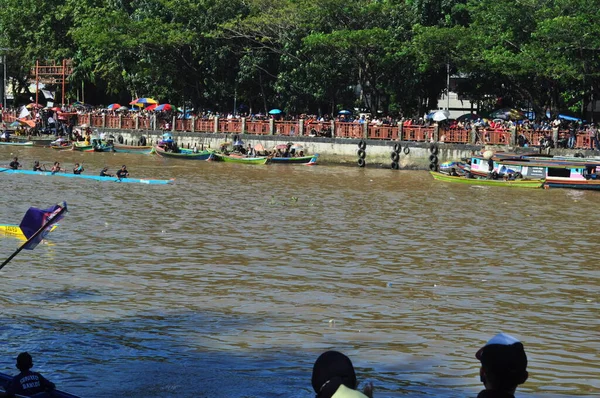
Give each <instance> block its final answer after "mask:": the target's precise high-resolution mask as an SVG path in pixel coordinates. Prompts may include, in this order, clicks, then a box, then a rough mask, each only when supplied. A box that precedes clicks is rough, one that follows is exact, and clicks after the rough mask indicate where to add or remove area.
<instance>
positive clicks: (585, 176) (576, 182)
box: [544, 163, 600, 190]
mask: <svg viewBox="0 0 600 398" xmlns="http://www.w3.org/2000/svg"><path fill="white" fill-rule="evenodd" d="M598 172H600V164H597V163H588V164H582V163H573V164H553V165H547V167H546V179H545V181H544V188H570V189H586V190H600V176H599V175H598V174H597V173H598Z"/></svg>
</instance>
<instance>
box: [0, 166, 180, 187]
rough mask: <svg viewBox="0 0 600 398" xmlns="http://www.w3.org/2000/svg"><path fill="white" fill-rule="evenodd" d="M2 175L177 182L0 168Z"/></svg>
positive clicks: (123, 181) (160, 182) (151, 183)
mask: <svg viewBox="0 0 600 398" xmlns="http://www.w3.org/2000/svg"><path fill="white" fill-rule="evenodd" d="M0 173H7V174H26V175H39V176H47V177H57V178H60V177H63V178H81V179H85V180H95V181H102V182H118V183H126V184H149V185H165V184H173V183H174V182H175V180H173V179H172V180H150V179H143V178H121V179H118V178H117V177H101V176H93V175H87V174H68V173H56V174H52V173H51V172H49V171H30V170H12V169H5V168H0Z"/></svg>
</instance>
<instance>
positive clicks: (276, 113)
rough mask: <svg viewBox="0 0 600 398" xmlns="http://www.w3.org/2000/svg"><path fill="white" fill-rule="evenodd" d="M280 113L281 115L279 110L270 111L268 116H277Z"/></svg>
mask: <svg viewBox="0 0 600 398" xmlns="http://www.w3.org/2000/svg"><path fill="white" fill-rule="evenodd" d="M280 113H283V111H282V110H281V109H271V110H270V111H269V115H279V114H280Z"/></svg>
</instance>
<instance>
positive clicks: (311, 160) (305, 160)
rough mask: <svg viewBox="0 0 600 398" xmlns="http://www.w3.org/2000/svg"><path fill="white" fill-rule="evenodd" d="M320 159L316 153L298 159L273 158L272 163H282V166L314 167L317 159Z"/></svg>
mask: <svg viewBox="0 0 600 398" xmlns="http://www.w3.org/2000/svg"><path fill="white" fill-rule="evenodd" d="M318 158H319V154H318V153H315V154H314V155H312V156H297V157H289V158H283V157H273V158H271V163H281V164H305V165H307V166H313V165H315V164H317V159H318Z"/></svg>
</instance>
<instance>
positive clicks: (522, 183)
mask: <svg viewBox="0 0 600 398" xmlns="http://www.w3.org/2000/svg"><path fill="white" fill-rule="evenodd" d="M429 173H430V174H431V175H432V176H433V178H434V179H435V180H438V181H444V182H453V183H459V184H470V185H490V186H497V187H512V188H541V187H542V184H543V182H544V180H503V179H500V180H486V179H483V178H466V177H460V176H459V177H454V176H449V175H447V174H442V173H439V172H437V171H430V172H429Z"/></svg>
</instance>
